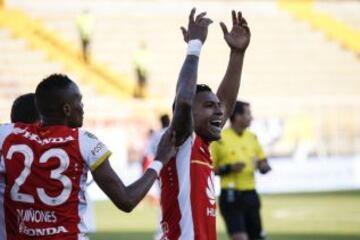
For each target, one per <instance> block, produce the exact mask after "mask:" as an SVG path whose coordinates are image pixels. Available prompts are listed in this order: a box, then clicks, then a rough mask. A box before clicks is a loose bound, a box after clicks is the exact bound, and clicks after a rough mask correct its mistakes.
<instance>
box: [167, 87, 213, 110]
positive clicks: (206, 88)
mask: <svg viewBox="0 0 360 240" xmlns="http://www.w3.org/2000/svg"><path fill="white" fill-rule="evenodd" d="M201 92H212V90H211V88H210V87H209V86H208V85H206V84H196V90H195V94H198V93H201ZM172 111H173V112H174V111H175V101H174V102H173V104H172Z"/></svg>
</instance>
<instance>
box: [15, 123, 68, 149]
mask: <svg viewBox="0 0 360 240" xmlns="http://www.w3.org/2000/svg"><path fill="white" fill-rule="evenodd" d="M12 133H13V134H16V135H22V136H23V137H24V138H27V139H29V140H30V141H35V142H37V143H39V144H41V145H46V144H49V143H66V142H70V141H74V140H75V139H74V137H73V136H71V135H69V136H65V137H50V138H44V139H41V138H40V137H39V135H37V134H35V133H31V132H29V131H28V130H27V128H18V127H16V128H14V129H13V131H12Z"/></svg>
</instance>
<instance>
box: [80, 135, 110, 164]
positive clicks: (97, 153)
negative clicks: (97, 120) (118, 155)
mask: <svg viewBox="0 0 360 240" xmlns="http://www.w3.org/2000/svg"><path fill="white" fill-rule="evenodd" d="M79 145H80V153H81V155H82V157H83V159H84V161H85V163H86V164H87V166H88V167H89V168H90V170H91V171H93V170H95V169H96V168H97V167H98V166H100V165H101V164H102V163H103V162H104V161H105V160H106V159H107V158H109V157H110V156H111V152H110V150H109V149H108V148H107V146H106V145H105V144H104V143H102V142H101V141H100V140H99V139H98V138H97V137H96V136H95V135H93V134H92V133H89V132H87V131H83V130H79Z"/></svg>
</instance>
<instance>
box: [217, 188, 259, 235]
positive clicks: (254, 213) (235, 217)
mask: <svg viewBox="0 0 360 240" xmlns="http://www.w3.org/2000/svg"><path fill="white" fill-rule="evenodd" d="M219 205H220V212H221V214H222V216H223V218H224V221H225V224H226V229H227V232H228V234H229V235H230V236H231V235H233V234H235V233H247V235H248V237H249V239H250V240H261V239H265V234H264V233H263V230H262V226H261V218H260V207H261V204H260V198H259V195H258V193H257V192H256V191H255V190H249V191H237V190H227V189H221V195H220V201H219Z"/></svg>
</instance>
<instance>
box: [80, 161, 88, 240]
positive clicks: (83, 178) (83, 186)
mask: <svg viewBox="0 0 360 240" xmlns="http://www.w3.org/2000/svg"><path fill="white" fill-rule="evenodd" d="M88 170H89V169H88V167H87V166H86V165H85V164H84V169H83V172H82V174H81V177H80V191H79V193H78V198H79V205H78V211H79V217H80V222H79V224H78V229H79V231H80V233H83V234H85V233H87V231H88V229H87V226H86V223H85V219H84V216H85V211H86V207H87V202H86V197H85V191H86V181H87V173H88ZM82 239H83V238H80V235H79V237H78V240H82Z"/></svg>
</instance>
